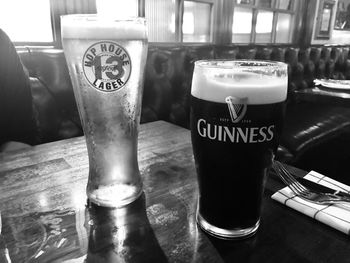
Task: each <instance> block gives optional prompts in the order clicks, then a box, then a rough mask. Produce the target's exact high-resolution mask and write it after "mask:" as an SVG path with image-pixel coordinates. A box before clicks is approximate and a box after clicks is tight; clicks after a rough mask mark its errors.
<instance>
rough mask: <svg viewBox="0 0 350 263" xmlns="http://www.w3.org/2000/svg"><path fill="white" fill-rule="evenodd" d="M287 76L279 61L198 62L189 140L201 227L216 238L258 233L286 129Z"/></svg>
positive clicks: (192, 96) (192, 92)
mask: <svg viewBox="0 0 350 263" xmlns="http://www.w3.org/2000/svg"><path fill="white" fill-rule="evenodd" d="M287 76H288V73H287V65H286V64H284V63H280V62H270V61H249V60H248V61H239V60H238V61H228V60H210V61H197V62H195V68H194V73H193V79H192V89H191V137H192V145H193V153H194V158H195V163H196V170H197V176H198V183H199V198H198V206H197V222H198V224H199V225H200V227H201V228H202V229H203V230H204V231H206V232H208V233H209V234H211V235H213V236H216V237H219V238H224V239H233V238H243V237H248V236H250V235H252V234H254V233H255V232H256V231H257V229H258V227H259V222H260V207H261V201H262V194H263V190H264V180H265V176H266V173H267V170H268V168H269V167H270V166H271V163H272V160H273V156H274V153H275V151H276V149H277V147H278V143H279V137H280V134H281V130H282V122H283V117H284V101H285V100H286V96H287V82H288V81H287V79H288V77H287Z"/></svg>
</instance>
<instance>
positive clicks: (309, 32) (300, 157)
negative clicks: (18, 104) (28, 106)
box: [0, 0, 350, 179]
mask: <svg viewBox="0 0 350 263" xmlns="http://www.w3.org/2000/svg"><path fill="white" fill-rule="evenodd" d="M1 3H2V8H1V9H0V28H2V29H3V30H4V31H5V32H6V33H7V34H8V35H9V37H10V39H11V40H12V41H13V42H14V44H15V46H16V50H17V53H18V54H19V56H20V58H21V61H22V63H23V65H24V66H25V67H26V69H27V70H28V74H29V77H30V83H31V93H32V100H33V104H34V106H35V108H36V112H37V115H36V118H37V123H38V125H39V131H40V134H39V136H38V137H39V140H38V141H37V144H40V143H46V142H51V141H56V140H61V139H66V138H71V137H75V136H81V135H82V134H83V133H82V129H81V124H80V120H79V116H78V113H77V109H76V105H75V100H74V96H73V92H72V87H71V83H70V79H69V75H68V70H67V66H66V64H65V60H64V54H63V51H62V45H61V36H60V16H61V15H64V14H74V13H99V14H103V15H116V16H118V15H119V16H120V15H140V16H145V17H146V19H147V21H148V32H149V42H150V45H149V52H148V58H147V65H146V78H145V87H144V95H143V106H142V116H141V122H142V123H145V122H151V121H155V120H165V121H168V122H171V123H174V124H176V125H180V126H182V127H185V128H189V94H190V86H191V77H192V72H193V62H194V61H195V60H197V59H211V58H231V59H267V60H279V61H283V62H286V63H288V64H289V83H288V107H287V112H286V113H287V114H286V116H287V119H286V125H285V129H284V134H283V136H282V138H281V146H280V147H279V150H278V155H277V158H279V159H280V160H282V161H284V162H287V163H289V164H292V165H294V166H296V167H299V168H302V169H305V170H311V169H314V170H317V171H319V172H323V173H327V174H328V175H329V176H333V177H335V178H336V179H339V178H337V176H339V174H342V172H343V171H345V170H346V169H348V164H349V163H350V150H349V149H350V147H349V146H350V136H349V135H350V107H349V106H348V105H347V104H349V103H350V101H346V99H344V98H341V99H340V103H339V101H335V100H334V96H333V95H334V92H330V94H331V93H332V96H326V95H324V94H323V95H324V96H316V95H315V96H310V94H309V93H310V92H305V91H307V90H308V89H309V90H312V89H313V88H314V82H313V81H314V79H316V78H329V79H340V80H343V79H350V52H349V49H350V0H133V1H131V0H128V1H125V0H124V1H122V0H33V1H30V0H11V1H9V0H7V1H4V0H2V1H1ZM18 7H20V8H18ZM328 98H329V99H328ZM330 153H332V154H330Z"/></svg>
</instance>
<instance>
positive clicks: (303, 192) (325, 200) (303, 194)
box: [272, 161, 350, 205]
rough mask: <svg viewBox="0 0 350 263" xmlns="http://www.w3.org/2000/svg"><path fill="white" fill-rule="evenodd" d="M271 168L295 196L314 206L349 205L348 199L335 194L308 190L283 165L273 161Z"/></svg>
mask: <svg viewBox="0 0 350 263" xmlns="http://www.w3.org/2000/svg"><path fill="white" fill-rule="evenodd" d="M272 168H273V169H274V170H275V171H276V174H277V175H278V177H279V178H281V180H282V181H283V182H284V183H285V184H286V185H287V186H288V187H289V188H290V189H291V190H292V191H293V193H294V194H295V195H297V196H298V197H300V198H303V199H305V200H307V201H310V202H313V203H316V204H322V205H326V204H337V203H349V204H350V198H348V197H345V196H339V195H337V194H336V192H335V193H333V194H331V193H323V192H318V191H314V190H311V189H309V188H308V187H306V186H304V185H303V184H301V183H300V182H298V181H297V180H296V179H295V177H294V176H293V175H292V174H291V173H290V172H289V171H288V170H287V169H286V168H285V167H284V165H283V164H282V163H280V162H278V161H274V163H273V165H272Z"/></svg>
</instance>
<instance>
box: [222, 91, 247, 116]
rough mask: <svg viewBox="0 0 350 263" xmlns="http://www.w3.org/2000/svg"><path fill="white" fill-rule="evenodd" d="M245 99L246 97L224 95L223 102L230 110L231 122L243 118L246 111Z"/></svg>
mask: <svg viewBox="0 0 350 263" xmlns="http://www.w3.org/2000/svg"><path fill="white" fill-rule="evenodd" d="M247 101H248V98H236V97H232V96H228V97H226V99H225V102H226V104H227V107H228V110H229V112H230V116H231V121H232V123H237V122H239V121H240V120H242V119H243V117H244V115H245V113H246V112H247Z"/></svg>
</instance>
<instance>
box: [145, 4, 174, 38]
mask: <svg viewBox="0 0 350 263" xmlns="http://www.w3.org/2000/svg"><path fill="white" fill-rule="evenodd" d="M175 11H176V5H175V1H172V0H145V17H146V19H147V25H148V39H149V41H151V42H176V41H177V34H176V20H175Z"/></svg>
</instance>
